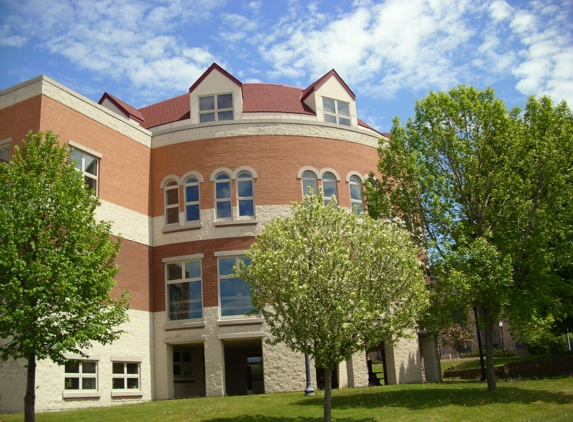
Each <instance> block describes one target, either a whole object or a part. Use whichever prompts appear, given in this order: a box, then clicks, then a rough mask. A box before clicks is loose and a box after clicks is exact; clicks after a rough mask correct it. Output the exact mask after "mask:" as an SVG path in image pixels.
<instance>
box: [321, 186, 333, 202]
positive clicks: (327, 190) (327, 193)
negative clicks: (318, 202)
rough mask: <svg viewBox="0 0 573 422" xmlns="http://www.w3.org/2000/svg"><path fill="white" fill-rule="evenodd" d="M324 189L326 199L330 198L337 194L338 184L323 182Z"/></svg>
mask: <svg viewBox="0 0 573 422" xmlns="http://www.w3.org/2000/svg"><path fill="white" fill-rule="evenodd" d="M322 189H323V190H324V199H325V200H329V201H330V198H332V197H333V196H336V184H335V183H333V182H325V181H323V182H322Z"/></svg>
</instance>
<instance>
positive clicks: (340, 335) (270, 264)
mask: <svg viewBox="0 0 573 422" xmlns="http://www.w3.org/2000/svg"><path fill="white" fill-rule="evenodd" d="M323 204H324V200H323V197H322V193H320V194H319V195H307V196H305V197H304V199H303V201H302V203H301V204H300V205H299V204H293V207H292V215H291V216H289V217H284V218H277V219H275V220H273V221H271V222H270V223H269V224H267V225H266V226H265V228H264V229H263V231H262V232H261V234H260V235H259V236H258V237H257V238H256V240H255V242H254V243H253V245H252V246H251V248H250V250H249V251H248V252H247V256H248V257H249V258H250V259H251V265H249V266H244V265H243V266H242V268H240V269H239V270H238V273H237V276H238V277H240V278H242V279H244V280H245V281H246V282H247V283H249V284H250V286H251V295H252V302H253V305H254V306H255V307H256V308H257V309H258V312H260V313H261V314H262V315H263V317H264V319H265V322H266V323H267V325H268V327H269V330H270V332H271V334H272V339H271V340H270V342H271V343H272V344H276V343H285V344H286V345H287V346H288V347H289V348H290V349H291V350H293V351H296V352H301V353H305V354H308V355H309V356H311V357H312V358H314V360H315V364H316V366H317V367H319V368H324V369H325V373H326V377H325V385H326V387H325V388H326V392H327V394H326V395H325V420H330V375H331V371H332V369H334V368H335V366H336V365H337V364H338V363H340V362H342V361H344V360H347V359H350V358H351V357H352V355H353V354H354V353H356V352H357V351H361V350H366V349H367V348H369V347H371V346H373V345H376V344H379V343H380V342H381V341H382V340H396V339H398V338H400V337H401V336H403V335H405V334H406V333H407V332H408V331H409V330H412V329H414V328H415V327H416V318H417V316H418V314H419V312H420V310H421V309H422V308H423V307H424V305H425V304H426V302H427V298H426V290H425V280H424V278H423V272H422V268H421V263H420V261H419V259H418V256H417V253H418V249H417V248H416V247H415V246H414V244H413V242H412V241H411V240H410V238H409V235H408V233H407V232H406V231H405V230H403V229H401V228H399V227H398V226H397V225H396V224H393V223H391V222H387V221H381V220H373V219H371V218H368V217H366V216H362V217H359V216H357V215H356V214H354V213H351V212H349V211H348V210H346V209H343V208H340V207H338V206H337V205H336V203H335V201H334V200H333V201H332V202H331V203H330V204H329V205H327V206H325V205H323Z"/></svg>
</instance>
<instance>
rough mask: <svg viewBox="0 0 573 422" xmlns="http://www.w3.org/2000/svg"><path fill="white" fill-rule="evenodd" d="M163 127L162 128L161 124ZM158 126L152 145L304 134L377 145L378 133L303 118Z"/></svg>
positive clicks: (153, 146)
mask: <svg viewBox="0 0 573 422" xmlns="http://www.w3.org/2000/svg"><path fill="white" fill-rule="evenodd" d="M164 126H165V127H164ZM164 126H159V127H157V128H154V129H153V141H152V148H159V147H163V146H167V145H173V144H178V143H181V142H192V141H199V140H204V139H213V138H226V137H232V136H261V135H262V136H265V135H267V136H268V135H282V136H306V137H313V138H326V139H337V140H340V141H348V142H354V143H357V144H361V145H366V146H370V147H373V148H376V147H378V139H379V138H380V137H381V135H380V134H378V133H376V132H373V131H371V130H369V129H366V128H363V127H361V126H357V127H349V126H340V125H333V124H332V123H325V122H318V121H315V122H309V121H305V120H289V119H281V120H278V121H277V120H274V119H270V118H265V119H243V120H228V121H223V122H214V123H202V124H200V125H197V124H191V123H189V121H185V122H179V124H178V125H176V126H175V127H173V126H172V125H164Z"/></svg>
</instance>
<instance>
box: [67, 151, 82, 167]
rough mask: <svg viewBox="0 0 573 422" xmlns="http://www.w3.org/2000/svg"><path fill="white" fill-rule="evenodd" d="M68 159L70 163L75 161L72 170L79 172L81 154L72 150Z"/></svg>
mask: <svg viewBox="0 0 573 422" xmlns="http://www.w3.org/2000/svg"><path fill="white" fill-rule="evenodd" d="M70 158H71V159H72V160H71V161H75V164H74V168H76V169H78V170H81V169H82V167H81V166H82V153H81V152H79V151H77V150H75V149H73V150H71V151H70Z"/></svg>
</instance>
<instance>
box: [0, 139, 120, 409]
mask: <svg viewBox="0 0 573 422" xmlns="http://www.w3.org/2000/svg"><path fill="white" fill-rule="evenodd" d="M68 156H69V151H68V148H67V146H60V145H59V144H58V142H57V136H56V135H54V134H53V133H51V132H49V131H48V132H46V133H42V132H38V133H37V134H32V133H29V134H28V137H27V140H25V141H24V143H23V146H22V151H20V150H19V149H18V148H15V153H14V155H13V156H12V159H11V161H10V162H9V163H8V164H4V163H0V227H1V228H2V229H1V230H0V298H1V299H0V338H1V339H4V340H3V341H2V342H1V343H0V359H1V360H4V361H6V360H16V359H20V358H23V359H26V360H27V362H28V387H27V393H26V399H25V404H26V406H25V409H26V420H33V413H34V398H35V397H34V388H35V386H34V376H35V366H36V363H35V362H36V359H51V360H52V361H54V362H57V363H60V364H62V363H63V362H64V360H65V359H64V353H65V352H73V353H78V354H81V355H84V353H83V352H82V350H83V349H86V348H89V347H90V346H91V344H92V342H98V343H102V344H106V343H109V342H111V341H113V340H115V339H117V338H118V337H119V335H120V334H121V331H120V330H119V329H117V328H114V327H116V326H118V325H119V324H121V323H123V322H125V321H126V320H127V313H126V307H127V299H128V298H127V295H126V294H124V295H122V297H121V298H119V299H116V298H113V297H111V296H110V294H111V291H112V289H113V287H114V286H115V281H114V276H115V275H116V274H117V272H118V271H119V268H118V267H117V265H115V264H114V260H115V258H116V257H117V254H118V252H119V248H120V244H121V242H120V239H118V240H112V239H111V238H110V237H111V228H110V223H108V222H101V221H100V222H97V221H96V220H95V218H94V212H95V209H96V206H97V204H98V199H97V198H96V197H94V196H92V195H91V191H90V190H88V189H86V186H85V185H84V181H83V178H82V177H81V175H80V174H79V173H78V172H77V171H76V170H75V169H74V168H73V166H71V165H70V162H69V158H68ZM30 406H31V407H30ZM30 411H31V414H32V416H30V415H29V413H30Z"/></svg>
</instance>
